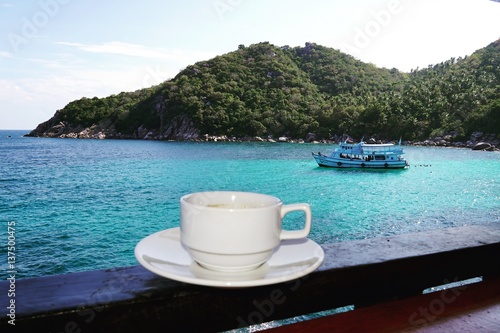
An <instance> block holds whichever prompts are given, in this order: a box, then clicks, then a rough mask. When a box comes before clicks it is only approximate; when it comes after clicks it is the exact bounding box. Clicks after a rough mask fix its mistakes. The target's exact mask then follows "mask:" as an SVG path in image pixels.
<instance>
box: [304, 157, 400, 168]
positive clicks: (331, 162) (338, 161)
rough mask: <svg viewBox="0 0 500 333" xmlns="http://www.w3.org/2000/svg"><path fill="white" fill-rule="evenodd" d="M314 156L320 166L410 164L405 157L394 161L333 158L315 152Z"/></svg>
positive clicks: (396, 166)
mask: <svg viewBox="0 0 500 333" xmlns="http://www.w3.org/2000/svg"><path fill="white" fill-rule="evenodd" d="M313 157H314V159H315V160H316V162H317V163H318V165H319V166H321V167H329V168H360V169H404V168H406V167H407V166H408V163H407V162H406V160H404V159H401V160H394V161H374V160H371V161H365V160H357V159H346V158H333V157H329V156H324V155H319V154H314V153H313Z"/></svg>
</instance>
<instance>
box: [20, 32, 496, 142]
mask: <svg viewBox="0 0 500 333" xmlns="http://www.w3.org/2000/svg"><path fill="white" fill-rule="evenodd" d="M499 71H500V40H498V41H496V42H493V43H491V44H490V45H488V46H487V47H485V48H483V49H480V50H478V51H476V52H475V53H474V54H472V55H470V56H468V57H465V58H459V59H454V58H452V59H449V60H447V61H445V62H442V63H440V64H436V65H430V66H429V67H428V68H424V69H417V70H412V71H411V73H403V72H400V71H398V70H397V69H390V70H389V69H386V68H377V67H375V66H374V65H372V64H367V63H363V62H361V61H358V60H356V59H355V58H353V57H352V56H349V55H347V54H344V53H342V52H340V51H338V50H335V49H332V48H327V47H324V46H320V45H317V44H314V43H306V44H305V46H304V47H293V48H292V47H288V46H283V47H278V46H274V45H272V44H270V43H267V42H264V43H259V44H254V45H250V46H244V45H240V46H239V47H238V49H237V50H236V51H234V52H230V53H227V54H224V55H221V56H217V57H215V58H213V59H210V60H206V61H200V62H197V63H195V64H194V65H190V66H188V67H187V68H185V69H184V70H182V71H181V72H180V73H179V74H178V75H177V76H176V77H174V78H173V79H171V80H168V81H165V82H163V83H162V84H160V85H158V86H154V87H151V88H147V89H142V90H138V91H135V92H122V93H120V94H118V95H112V96H109V97H106V98H96V97H95V98H91V99H89V98H82V99H80V100H76V101H73V102H70V103H69V104H68V105H66V106H65V107H64V108H63V109H61V110H58V111H57V112H56V113H55V115H54V116H53V117H52V118H51V119H50V120H48V121H46V122H44V123H42V124H40V125H39V126H38V127H37V129H36V130H34V131H32V132H31V133H30V134H29V135H31V136H59V137H92V136H100V137H123V138H156V139H177V140H186V139H197V138H200V137H202V136H203V135H205V134H209V135H226V136H228V137H232V136H234V137H240V138H241V137H245V136H249V137H253V136H261V137H262V136H263V137H267V136H273V137H278V136H287V137H292V138H305V136H306V135H307V133H315V134H316V136H317V138H329V137H331V136H333V135H335V134H339V135H341V134H342V133H348V134H350V135H351V136H356V137H361V136H362V135H365V136H378V137H379V138H382V139H383V138H399V137H400V136H403V137H404V138H405V139H407V140H413V139H424V138H427V137H429V136H432V135H434V136H436V135H441V134H444V133H447V134H450V133H451V134H453V135H454V136H455V137H456V138H457V139H461V138H464V137H467V136H468V135H470V134H471V133H472V132H473V131H483V132H489V133H495V134H498V133H499V132H500V89H499V87H500V74H499Z"/></svg>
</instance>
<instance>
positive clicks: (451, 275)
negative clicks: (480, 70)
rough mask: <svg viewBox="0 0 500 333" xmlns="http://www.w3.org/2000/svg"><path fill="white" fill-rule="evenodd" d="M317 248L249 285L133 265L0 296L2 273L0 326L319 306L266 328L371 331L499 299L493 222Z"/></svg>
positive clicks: (31, 283)
mask: <svg viewBox="0 0 500 333" xmlns="http://www.w3.org/2000/svg"><path fill="white" fill-rule="evenodd" d="M322 248H323V250H324V252H325V262H324V263H323V265H322V266H321V267H320V268H319V269H318V270H317V271H315V272H313V273H311V274H309V275H307V276H305V277H302V278H300V279H296V280H294V281H290V282H286V283H280V284H275V285H269V286H261V287H252V288H241V289H222V288H212V287H202V286H197V285H190V284H185V283H180V282H176V281H172V280H169V279H166V278H162V277H159V276H156V275H155V274H153V273H151V272H149V271H147V270H145V269H144V268H143V267H142V266H133V267H125V268H113V269H108V270H99V271H89V272H81V273H73V274H65V275H56V276H47V277H41V278H30V279H21V280H18V281H15V298H12V297H10V296H8V290H9V288H10V287H11V281H8V280H4V281H2V282H0V290H1V293H0V306H1V308H2V309H4V310H2V313H0V330H1V331H2V332H6V331H8V330H9V329H14V328H15V329H16V330H21V329H25V330H26V331H33V332H123V331H132V332H138V331H143V332H156V331H165V332H175V331H179V332H217V331H225V330H232V329H238V328H248V327H249V326H252V325H261V324H264V323H270V322H273V321H277V320H285V321H284V322H279V325H284V324H287V323H294V322H295V321H294V320H290V318H294V317H297V316H301V318H314V317H317V316H319V315H312V316H310V315H311V314H315V313H318V312H323V313H322V314H323V315H324V314H327V315H328V316H327V317H323V318H319V319H311V320H306V321H304V322H300V323H294V324H292V325H291V326H285V327H281V328H280V327H278V328H275V330H276V331H280V330H282V331H285V330H286V331H287V332H290V331H297V332H298V331H304V330H305V331H308V332H314V331H316V332H320V331H324V330H327V329H329V330H332V329H333V328H334V329H335V331H336V332H337V331H339V332H342V331H349V329H352V327H358V329H363V327H364V329H366V328H368V329H370V328H371V331H377V330H376V329H375V327H379V330H384V331H391V330H393V331H400V330H402V329H403V328H418V327H422V326H426V325H428V324H429V323H430V321H433V322H434V321H436V320H437V318H438V317H439V316H441V315H445V314H446V313H448V311H445V310H448V309H453V308H455V307H456V306H458V304H460V306H461V307H462V308H463V307H468V306H470V304H475V303H474V302H476V303H477V302H479V301H478V299H476V301H474V299H475V298H474V297H472V296H467V297H465V296H464V295H466V294H467V295H469V294H472V293H473V292H474V295H482V296H481V297H482V298H481V299H482V300H483V301H488V300H489V301H490V303H492V304H493V305H495V304H498V303H499V302H500V286H499V283H498V281H500V279H499V276H500V256H499V254H500V225H498V224H492V225H487V226H469V227H460V228H447V229H441V230H434V231H427V232H422V233H415V234H407V235H399V236H393V237H382V238H375V239H368V240H361V241H350V242H342V243H334V244H323V245H322ZM472 278H475V280H472V281H481V282H479V283H476V284H472V285H468V286H464V285H462V284H460V283H458V284H457V285H456V286H455V287H454V288H451V289H444V290H447V292H446V293H445V292H443V291H440V292H437V293H426V294H424V295H423V294H422V293H423V291H424V290H426V289H427V290H429V288H432V287H435V286H440V285H443V284H447V283H451V282H458V281H463V280H466V279H472ZM483 286H487V288H485V287H483ZM465 288H467V290H465ZM485 289H487V290H488V292H484V290H485ZM469 290H470V292H469ZM478 290H483V291H478ZM430 291H432V289H431V290H430ZM478 297H479V296H478ZM13 299H14V308H12V300H13ZM462 299H463V300H466V299H468V300H469V303H462V302H461V300H462ZM471 299H472V301H471ZM9 306H11V308H10V309H9ZM343 307H344V308H345V307H347V309H354V310H352V311H348V312H344V313H340V314H334V313H335V312H336V311H335V310H333V309H338V308H343ZM403 309H405V311H403ZM324 311H326V312H324ZM454 313H457V312H456V311H455V312H454ZM304 316H305V317H304ZM377 318H378V319H377ZM499 320H500V318H499ZM377 323H378V324H377ZM12 324H15V325H12ZM496 324H498V322H497V323H496ZM356 325H357V326H356ZM377 325H379V326H377ZM273 326H277V325H276V324H273V323H271V324H264V325H261V326H259V329H264V328H270V327H273ZM352 331H354V330H352Z"/></svg>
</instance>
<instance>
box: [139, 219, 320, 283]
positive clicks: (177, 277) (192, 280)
mask: <svg viewBox="0 0 500 333" xmlns="http://www.w3.org/2000/svg"><path fill="white" fill-rule="evenodd" d="M175 229H180V228H179V227H174V228H168V229H164V230H161V231H158V232H155V233H153V234H151V235H149V236H146V237H145V238H143V239H142V240H141V241H139V242H138V243H137V245H136V246H135V249H134V255H135V257H136V259H137V261H138V262H139V264H141V266H143V267H144V268H145V269H147V270H149V271H151V272H153V273H155V274H157V275H159V276H162V277H165V278H168V279H171V280H175V281H179V282H185V283H190V284H194V285H201V286H209V287H222V288H242V287H257V286H264V285H270V284H277V283H282V282H287V281H291V280H294V279H297V278H300V277H303V276H305V275H307V274H309V273H311V272H313V271H315V270H316V269H317V268H318V267H319V266H321V264H322V263H323V260H324V256H325V254H324V251H323V249H322V248H321V246H319V245H318V244H317V243H316V242H314V241H313V240H311V239H309V238H304V240H306V242H304V243H300V244H295V243H292V242H291V243H290V244H288V245H289V246H294V247H295V246H296V247H301V246H302V247H303V246H309V245H312V246H313V247H314V250H315V255H314V257H313V258H314V259H316V260H315V261H314V262H313V263H311V264H310V265H309V266H307V267H306V268H304V269H302V270H299V271H295V272H292V273H290V274H285V275H282V276H277V277H271V278H266V277H265V276H264V277H262V278H258V279H249V280H236V281H231V280H218V279H210V278H199V277H196V276H193V277H189V276H184V275H178V274H175V273H173V272H171V271H166V270H163V269H161V268H158V267H156V266H154V265H152V264H150V263H149V262H148V261H147V260H146V259H144V258H143V257H142V255H147V253H145V251H143V250H142V248H143V247H144V246H145V245H144V244H145V243H147V242H148V241H151V240H152V239H154V238H155V237H158V236H159V235H160V234H162V233H164V232H167V231H172V232H175V231H176V230H175ZM170 241H172V242H180V240H178V241H177V240H174V239H170ZM282 242H287V241H282ZM306 244H308V245H306ZM180 251H184V252H185V253H186V254H187V251H186V250H185V249H183V248H182V247H181V248H180ZM274 255H275V254H274V253H273V255H272V256H271V258H272V257H273V256H274ZM271 258H270V260H271ZM191 264H193V260H191V261H190V262H189V263H186V265H187V266H190V265H191ZM195 264H196V263H195ZM200 267H201V266H200ZM201 268H202V269H205V268H203V267H201ZM186 269H187V270H188V271H189V272H190V273H191V274H193V273H192V272H191V269H189V268H186ZM270 269H271V270H272V266H270Z"/></svg>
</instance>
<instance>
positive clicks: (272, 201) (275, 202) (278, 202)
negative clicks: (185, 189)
mask: <svg viewBox="0 0 500 333" xmlns="http://www.w3.org/2000/svg"><path fill="white" fill-rule="evenodd" d="M217 193H219V194H224V195H246V196H252V195H254V196H259V197H264V198H267V200H269V204H264V205H262V206H257V207H251V208H246V207H245V208H240V207H232V208H227V207H210V206H207V205H201V204H197V203H194V202H191V201H189V200H188V199H189V198H191V197H194V196H195V195H196V196H201V195H207V197H208V198H210V197H211V196H214V195H216V194H217ZM180 201H181V204H186V205H189V206H191V207H195V208H197V209H207V210H214V211H215V210H219V211H220V210H235V211H244V210H252V211H255V210H256V209H266V208H269V207H275V206H278V205H281V204H283V202H282V201H281V199H279V198H278V197H275V196H273V195H269V194H264V193H257V192H246V191H200V192H193V193H189V194H185V195H183V196H182V197H181V199H180Z"/></svg>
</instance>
